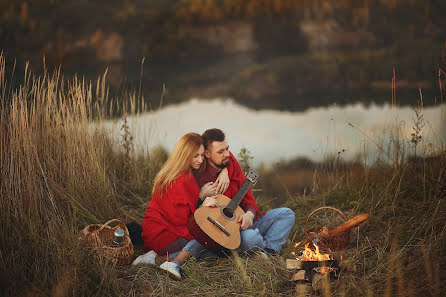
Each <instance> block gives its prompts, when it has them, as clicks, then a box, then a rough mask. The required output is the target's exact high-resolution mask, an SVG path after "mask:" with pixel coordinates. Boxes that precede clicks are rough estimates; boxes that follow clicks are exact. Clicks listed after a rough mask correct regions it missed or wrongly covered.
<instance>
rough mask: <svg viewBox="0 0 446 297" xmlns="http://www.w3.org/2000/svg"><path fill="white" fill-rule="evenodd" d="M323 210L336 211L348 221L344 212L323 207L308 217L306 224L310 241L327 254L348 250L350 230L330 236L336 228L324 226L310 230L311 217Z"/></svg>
mask: <svg viewBox="0 0 446 297" xmlns="http://www.w3.org/2000/svg"><path fill="white" fill-rule="evenodd" d="M322 209H331V210H335V211H337V212H338V213H339V214H341V215H342V217H343V218H344V220H347V218H346V217H345V215H344V214H343V213H342V211H340V210H339V209H337V208H334V207H331V206H323V207H319V208H317V209H315V210H313V212H312V213H311V214H310V215H309V216H308V218H307V222H306V224H305V234H306V236H307V239H308V241H312V242H313V243H317V245H318V246H319V248H320V249H321V250H322V251H326V252H331V251H339V250H343V249H345V248H347V246H348V245H349V244H350V230H347V231H344V232H340V233H337V234H330V232H331V231H332V230H334V229H335V228H336V227H333V226H323V227H313V228H310V229H308V222H309V221H310V218H311V216H312V215H313V214H315V213H316V212H318V211H320V210H322ZM324 227H325V228H326V229H325V228H324ZM327 231H328V232H327Z"/></svg>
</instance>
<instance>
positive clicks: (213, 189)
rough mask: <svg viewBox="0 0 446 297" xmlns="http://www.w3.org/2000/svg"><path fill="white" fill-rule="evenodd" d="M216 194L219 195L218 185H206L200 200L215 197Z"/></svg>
mask: <svg viewBox="0 0 446 297" xmlns="http://www.w3.org/2000/svg"><path fill="white" fill-rule="evenodd" d="M215 194H217V183H213V182H208V183H206V184H204V185H203V186H202V187H201V189H200V199H204V198H206V197H209V196H214V195H215Z"/></svg>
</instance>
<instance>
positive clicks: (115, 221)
mask: <svg viewBox="0 0 446 297" xmlns="http://www.w3.org/2000/svg"><path fill="white" fill-rule="evenodd" d="M111 223H118V224H119V225H121V224H122V221H121V220H119V219H111V220H110V221H108V222H106V223H105V224H104V225H102V226H101V228H99V229H98V232H99V231H101V230H102V229H104V228H105V227H107V226H108V225H110V224H111ZM124 231H125V230H124Z"/></svg>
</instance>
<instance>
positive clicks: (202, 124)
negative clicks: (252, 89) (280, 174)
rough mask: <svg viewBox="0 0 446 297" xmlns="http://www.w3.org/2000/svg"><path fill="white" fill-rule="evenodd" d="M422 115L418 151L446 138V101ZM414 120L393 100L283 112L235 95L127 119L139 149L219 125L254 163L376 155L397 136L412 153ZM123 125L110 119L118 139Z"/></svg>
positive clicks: (232, 147) (169, 144)
mask: <svg viewBox="0 0 446 297" xmlns="http://www.w3.org/2000/svg"><path fill="white" fill-rule="evenodd" d="M422 115H423V122H424V127H423V128H422V130H421V135H422V137H423V141H422V142H421V143H420V144H419V145H418V148H417V154H423V153H427V151H428V150H432V149H436V148H437V147H438V146H439V145H442V144H443V145H444V144H445V143H446V141H445V139H446V129H445V127H446V104H443V105H437V106H434V107H426V108H423V110H422ZM415 119H416V115H415V112H414V111H413V108H411V107H392V106H390V105H384V106H376V105H371V106H368V107H365V106H364V105H362V104H359V103H358V104H354V105H348V106H343V107H338V106H336V105H333V106H330V107H323V108H322V107H319V108H311V109H309V110H307V111H305V112H283V111H276V110H260V111H256V110H253V109H249V108H247V107H244V106H241V105H239V104H237V103H235V102H234V101H233V100H231V99H213V100H200V99H191V100H189V101H187V102H184V103H181V104H177V105H169V106H167V107H164V108H161V109H159V110H155V111H152V112H147V113H144V114H141V115H137V116H134V117H129V118H128V123H129V126H130V129H131V133H132V134H133V136H134V141H135V147H136V151H138V152H144V151H148V150H150V149H152V148H154V147H156V146H160V145H161V146H163V147H165V148H166V149H167V150H168V151H169V152H171V151H172V149H173V147H174V145H175V144H176V142H177V141H178V140H179V138H180V137H181V136H182V135H184V134H186V133H188V132H197V133H200V134H201V133H202V132H204V131H205V130H206V129H208V128H220V129H222V130H223V131H224V132H225V134H226V137H227V140H228V143H229V146H230V150H231V151H232V152H233V153H235V154H236V153H238V152H239V151H240V149H241V148H242V147H246V148H247V149H249V150H250V152H251V156H252V157H254V159H253V162H254V165H258V164H260V163H264V164H267V165H268V164H271V163H273V162H278V161H280V160H287V159H292V158H296V157H307V158H309V159H312V160H316V161H317V160H322V159H324V158H326V157H328V156H340V157H342V158H344V159H345V160H351V159H354V158H359V159H360V158H362V157H359V156H364V155H366V156H367V158H369V159H370V158H371V159H373V158H376V157H378V156H382V155H383V154H382V153H384V154H386V153H388V149H389V147H390V145H389V144H390V143H395V142H396V141H397V143H398V144H399V145H400V146H401V148H402V149H404V150H405V151H406V152H407V151H409V152H410V150H411V142H410V140H411V133H413V132H414V131H413V127H414V120H415ZM122 124H123V120H122V119H119V120H115V121H113V122H107V123H106V126H107V127H108V128H109V129H111V130H112V133H113V135H114V136H115V137H116V142H117V143H118V141H119V138H120V134H122V131H121V130H120V127H121V126H122ZM380 152H381V153H380Z"/></svg>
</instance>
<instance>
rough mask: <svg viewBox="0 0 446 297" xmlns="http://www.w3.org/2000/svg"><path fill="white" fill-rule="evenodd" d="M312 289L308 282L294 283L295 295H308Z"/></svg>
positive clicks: (298, 296)
mask: <svg viewBox="0 0 446 297" xmlns="http://www.w3.org/2000/svg"><path fill="white" fill-rule="evenodd" d="M312 290H313V288H312V287H311V285H310V284H300V283H298V284H296V296H297V297H301V296H308V294H310V292H311V291H312Z"/></svg>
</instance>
